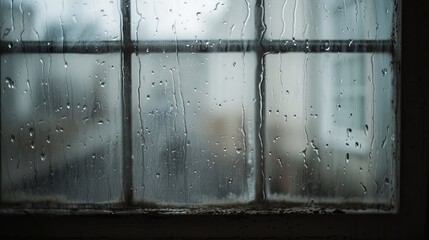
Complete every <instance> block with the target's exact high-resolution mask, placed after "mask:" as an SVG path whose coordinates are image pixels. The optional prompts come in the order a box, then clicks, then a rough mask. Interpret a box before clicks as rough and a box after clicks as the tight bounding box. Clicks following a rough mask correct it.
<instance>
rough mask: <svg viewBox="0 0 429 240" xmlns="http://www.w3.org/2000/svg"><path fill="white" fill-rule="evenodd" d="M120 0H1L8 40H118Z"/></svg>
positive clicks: (0, 36) (1, 18)
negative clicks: (118, 5)
mask: <svg viewBox="0 0 429 240" xmlns="http://www.w3.org/2000/svg"><path fill="white" fill-rule="evenodd" d="M117 4H118V0H95V1H78V0H62V1H58V0H41V1H10V2H9V1H5V0H2V1H0V9H1V15H0V22H1V26H0V30H1V33H0V39H1V40H4V41H11V42H18V41H39V40H41V41H43V40H45V41H58V42H64V41H115V40H119V39H120V30H119V22H120V16H119V13H118V11H117Z"/></svg>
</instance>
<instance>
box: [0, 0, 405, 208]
mask: <svg viewBox="0 0 429 240" xmlns="http://www.w3.org/2000/svg"><path fill="white" fill-rule="evenodd" d="M258 3H260V2H259V1H256V0H242V1H233V0H219V1H197V0H188V1H184V0H179V1H167V0H150V1H134V0H132V1H130V6H128V7H129V11H130V12H129V14H130V15H129V16H128V13H127V12H121V9H123V8H122V7H121V4H122V1H120V0H97V1H89V0H62V1H56V0H37V1H36V0H34V1H31V0H30V1H11V0H0V40H1V41H2V44H3V43H4V44H6V45H7V46H8V47H7V48H8V50H10V49H12V50H10V52H8V53H0V60H1V63H0V76H1V79H0V80H1V98H0V100H1V188H2V190H1V198H2V201H6V202H18V203H19V202H31V201H39V200H53V201H59V202H65V203H105V202H110V203H112V202H114V203H121V201H123V200H124V199H125V198H126V197H124V196H131V194H127V193H129V192H130V191H131V192H132V195H133V199H131V202H133V203H134V204H136V205H137V206H144V204H146V203H151V204H152V203H154V204H161V205H163V204H166V205H179V206H190V205H203V204H231V203H248V202H252V201H254V200H255V198H256V197H257V196H263V197H262V199H257V200H258V201H259V200H262V201H266V202H270V201H273V202H277V201H279V202H289V203H290V202H299V203H335V204H338V203H339V204H344V203H354V204H368V205H371V204H380V205H384V206H393V205H394V204H395V203H396V199H397V194H398V193H397V192H396V190H397V187H398V181H397V177H398V176H397V172H398V171H397V166H396V164H397V162H396V144H397V132H396V129H397V127H396V126H397V123H396V118H397V116H396V114H397V112H396V86H397V83H396V76H395V75H396V74H397V72H395V71H396V70H395V66H392V62H395V61H396V59H394V57H392V54H391V52H389V51H390V50H386V51H385V50H381V51H379V52H374V53H372V52H347V53H345V52H344V53H340V52H338V53H337V52H335V53H334V52H330V51H331V50H330V49H329V47H328V48H325V49H324V50H321V51H322V52H317V53H316V52H304V50H303V52H287V51H285V52H281V53H276V52H264V49H275V48H270V47H273V46H270V47H269V48H263V46H265V45H270V44H271V45H273V44H283V43H284V44H285V45H286V46H292V45H293V44H300V42H304V41H305V40H323V42H328V43H331V42H332V44H344V43H345V42H347V45H343V46H342V48H339V49H346V50H347V51H349V50H350V49H349V48H350V46H352V44H353V42H354V41H355V40H356V41H357V40H361V42H364V43H365V44H369V45H371V44H375V45H377V44H380V43H384V44H386V42H389V40H390V39H391V37H392V35H393V34H392V32H393V31H392V28H393V26H394V24H393V21H394V18H393V12H394V9H395V5H394V1H393V0H380V1H379V0H374V1H370V0H359V1H353V0H333V1H322V0H315V1H310V0H303V1H300V0H280V1H276V0H266V1H262V4H263V6H262V5H261V6H259V4H258ZM256 16H258V17H256ZM128 17H129V18H128ZM123 18H124V19H125V18H126V19H125V20H126V21H123ZM259 18H260V19H259ZM124 24H129V26H126V25H124ZM123 29H130V34H131V36H130V37H131V41H133V42H131V43H132V44H133V47H129V46H125V45H124V44H123V42H122V39H124V41H125V43H126V44H129V43H130V42H129V38H128V37H124V35H123V34H124V33H122V32H121V31H122V30H123ZM261 38H263V39H261ZM204 40H210V42H208V41H207V42H206V41H204ZM300 40H301V41H300ZM329 40H333V41H329ZM335 40H337V41H335ZM341 40H345V41H341ZM365 40H371V41H368V42H365ZM378 40H383V41H380V42H377V41H378ZM37 41H41V42H43V41H49V42H44V44H47V45H48V46H49V45H50V44H53V45H55V46H59V48H58V47H57V48H52V49H50V48H46V49H49V51H51V50H52V51H58V50H57V49H60V48H61V47H63V46H66V47H64V48H62V49H63V50H64V49H67V51H71V52H73V51H76V52H74V53H61V52H59V53H58V52H57V53H40V54H38V53H25V51H27V50H28V49H30V48H31V46H33V47H34V46H35V47H36V48H37V47H38V46H37V44H38V43H37ZM193 41H195V43H196V44H194V45H195V46H196V47H195V48H194V45H193V44H190V43H192V42H193ZM88 42H89V43H88ZM90 42H97V43H96V44H97V47H98V46H100V49H102V51H107V52H111V53H103V54H101V53H100V52H98V51H99V50H98V48H97V47H96V48H95V49H96V50H95V53H94V52H92V53H88V52H86V51H87V50H88V49H89V48H83V47H81V46H84V45H81V44H83V43H84V44H86V45H85V46H87V45H90ZM308 42H310V43H312V42H316V41H307V43H308ZM21 43H26V44H28V45H27V46H29V47H28V49H27V48H22V49H21V48H19V49H18V48H14V47H15V45H16V46H20V44H21ZM65 43H67V44H65ZM62 44H64V45H62ZM103 44H105V45H107V44H108V45H109V47H103ZM186 44H188V45H186ZM204 44H206V45H207V46H208V45H209V44H212V45H213V46H217V45H219V46H220V47H218V48H216V47H213V48H211V47H210V46H208V47H207V48H204V47H203V46H202V45H204ZM229 44H231V46H233V47H231V48H230V47H229V46H230V45H229ZM288 44H289V45H288ZM182 45H186V46H182ZM191 45H192V46H191ZM69 46H72V47H73V48H70V47H69ZM110 46H112V48H110ZM223 46H225V47H223ZM279 46H280V45H279ZM275 47H277V45H276V46H275ZM370 47H371V46H370ZM279 48H280V51H282V50H281V49H282V48H281V47H279ZM16 49H18V50H16ZM41 49H42V48H41ZM43 49H45V48H43ZM43 49H42V50H41V51H45V50H43ZM237 49H239V50H240V49H241V50H243V51H237ZM299 49H300V48H298V51H299ZM21 50H22V51H24V52H19V51H21ZM199 50H202V51H207V52H198V51H199ZM319 50H320V49H319ZM319 50H315V51H319ZM325 50H326V52H324V51H325ZM357 50H359V49H358V48H357ZM16 51H18V52H16ZM31 51H33V52H37V51H34V49H33V50H31ZM88 51H89V50H88ZM100 51H101V50H100ZM215 51H218V52H215ZM294 51H295V50H294ZM359 51H367V49H365V50H362V49H360V50H359ZM377 51H378V50H377ZM383 51H384V52H383ZM130 62H131V68H129V67H128V66H125V65H127V64H128V63H130ZM128 71H129V72H128ZM129 78H130V79H129ZM128 80H130V81H131V92H128V91H127V87H126V86H127V84H128V82H127V81H128ZM124 86H125V87H124ZM263 90H264V91H265V92H261V91H263ZM129 96H131V102H128V101H129V100H127V99H128V97H129ZM124 106H125V107H124ZM128 107H130V108H131V113H130V115H129V116H124V113H127V111H128V109H129V108H128ZM124 119H125V120H126V121H124V122H123V120H124ZM129 119H130V120H131V126H130V128H128V127H129V126H128V125H127V121H128V120H129ZM124 129H125V131H124V132H123V130H124ZM129 129H131V130H129ZM128 133H129V134H131V135H129V134H128ZM124 138H125V140H124ZM129 141H131V143H130V144H131V149H132V150H131V154H127V152H124V150H123V149H129V148H128V147H129V145H128V142H129ZM124 153H125V154H124ZM127 155H131V156H130V159H128V158H127V157H123V156H127ZM123 158H125V159H123ZM129 161H131V166H128V162H129ZM123 163H125V164H123ZM123 168H124V169H129V170H130V172H128V173H127V174H132V177H130V178H131V182H132V183H131V185H130V186H127V187H126V188H124V184H125V185H127V184H128V183H127V182H128V181H127V177H128V175H125V176H124V175H123V173H122V171H123ZM259 170H260V171H263V172H255V171H259ZM125 171H126V170H125ZM258 176H263V177H262V181H261V178H260V177H258ZM123 179H125V181H123ZM258 186H259V187H258ZM261 186H262V187H261ZM257 191H264V192H263V193H260V192H257ZM126 202H127V203H129V202H128V200H127V201H126ZM343 206H345V207H347V206H348V205H347V206H346V205H343ZM372 206H375V205H372Z"/></svg>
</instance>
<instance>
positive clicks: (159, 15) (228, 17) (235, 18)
mask: <svg viewBox="0 0 429 240" xmlns="http://www.w3.org/2000/svg"><path fill="white" fill-rule="evenodd" d="M131 6H132V9H133V11H131V13H132V16H131V18H132V29H133V32H135V33H136V34H133V36H132V39H133V40H136V39H139V40H166V39H170V40H172V39H176V38H177V39H179V40H193V39H195V40H205V39H211V40H213V39H216V40H217V39H246V40H247V39H253V38H254V36H255V28H254V27H251V25H249V24H247V23H249V22H251V23H253V22H254V21H255V20H254V14H252V13H254V7H255V0H243V1H233V0H219V1H199V0H188V1H184V0H179V1H167V0H151V1H143V2H139V1H132V2H131ZM243 19H245V20H244V21H243ZM172 26H174V28H175V31H172Z"/></svg>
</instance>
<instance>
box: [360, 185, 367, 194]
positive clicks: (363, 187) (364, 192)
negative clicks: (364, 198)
mask: <svg viewBox="0 0 429 240" xmlns="http://www.w3.org/2000/svg"><path fill="white" fill-rule="evenodd" d="M360 186H361V187H362V190H363V194H366V187H365V185H363V184H362V182H361V183H360Z"/></svg>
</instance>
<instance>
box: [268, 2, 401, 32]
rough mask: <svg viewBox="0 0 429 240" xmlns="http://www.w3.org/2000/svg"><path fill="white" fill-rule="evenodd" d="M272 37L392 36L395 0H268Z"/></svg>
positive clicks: (269, 26)
mask: <svg viewBox="0 0 429 240" xmlns="http://www.w3.org/2000/svg"><path fill="white" fill-rule="evenodd" d="M265 5H266V7H265V9H266V10H265V13H266V16H265V23H266V25H267V31H266V33H265V37H266V38H269V39H292V38H295V39H325V40H328V39H346V40H347V39H355V40H364V39H390V37H391V35H392V23H393V18H392V16H393V0H359V1H355V0H329V1H327V0H290V1H288V0H280V1H279V0H267V1H265Z"/></svg>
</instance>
